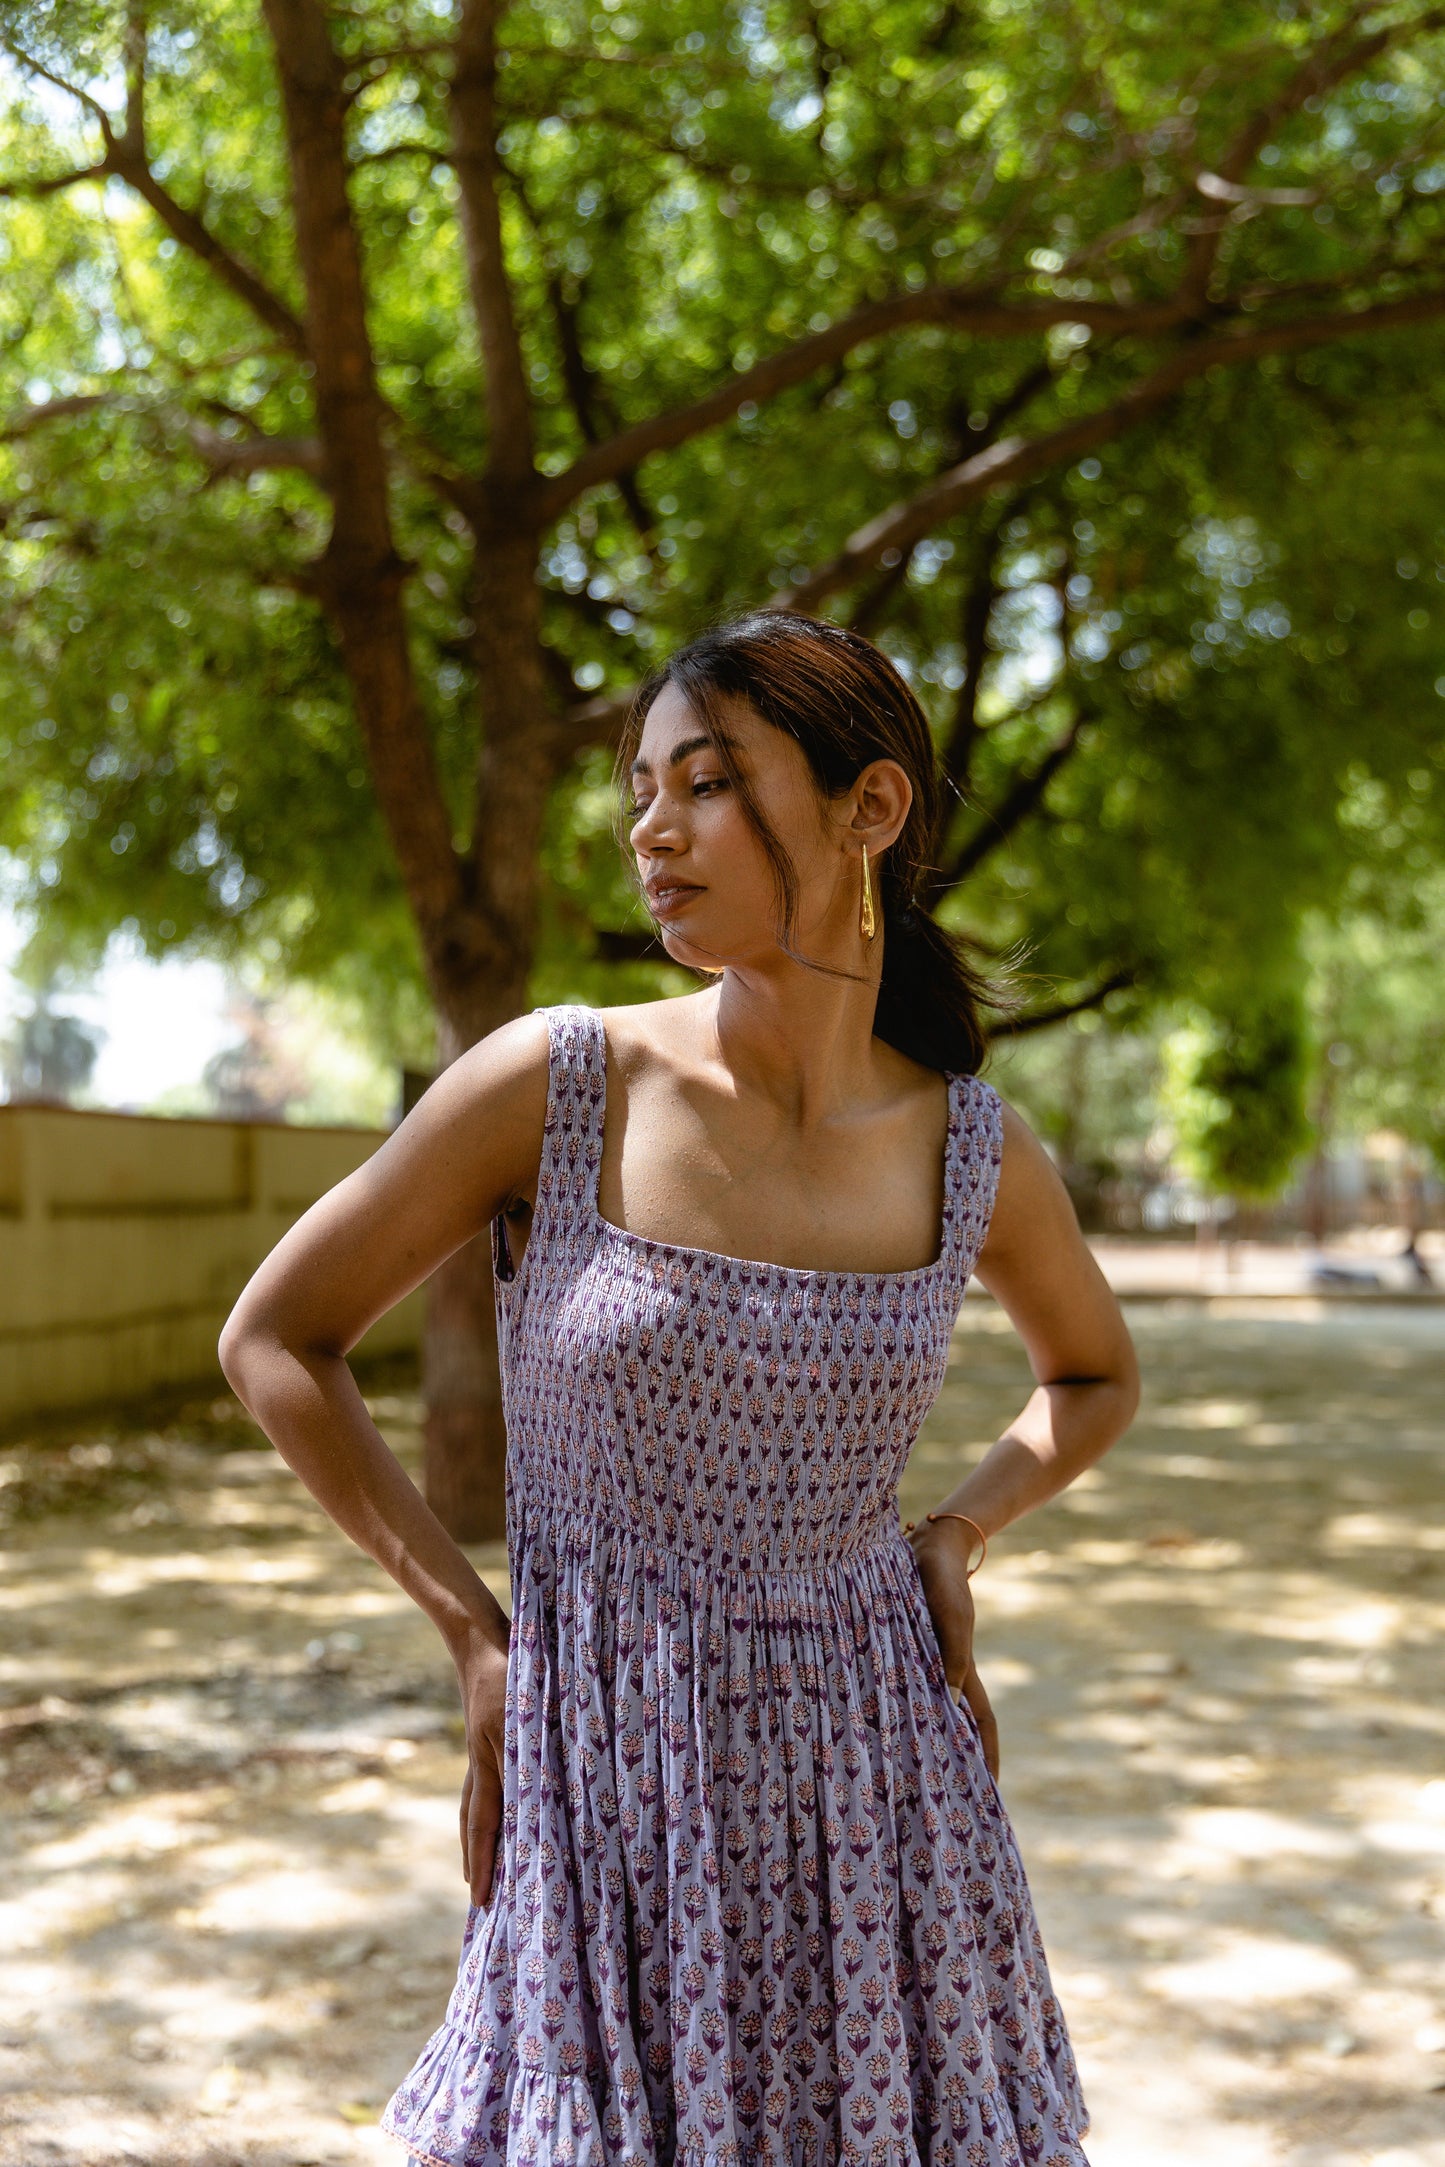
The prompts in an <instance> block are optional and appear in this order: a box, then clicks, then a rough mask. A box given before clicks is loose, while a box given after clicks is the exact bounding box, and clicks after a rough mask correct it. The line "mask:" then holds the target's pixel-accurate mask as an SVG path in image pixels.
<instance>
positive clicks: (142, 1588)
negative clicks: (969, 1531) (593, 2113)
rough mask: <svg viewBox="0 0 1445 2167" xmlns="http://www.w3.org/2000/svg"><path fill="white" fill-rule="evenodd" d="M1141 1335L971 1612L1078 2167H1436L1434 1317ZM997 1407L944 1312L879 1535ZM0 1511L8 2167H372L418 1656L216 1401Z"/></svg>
mask: <svg viewBox="0 0 1445 2167" xmlns="http://www.w3.org/2000/svg"><path fill="white" fill-rule="evenodd" d="M1129 1314H1130V1322H1131V1324H1132V1326H1133V1328H1134V1331H1135V1335H1136V1339H1137V1342H1138V1345H1139V1348H1140V1353H1141V1356H1142V1359H1143V1365H1144V1371H1145V1378H1146V1399H1145V1404H1144V1407H1143V1410H1142V1411H1141V1414H1140V1417H1139V1419H1138V1421H1137V1423H1136V1425H1135V1427H1134V1429H1133V1430H1132V1431H1131V1433H1130V1435H1129V1436H1128V1437H1127V1438H1126V1439H1125V1440H1124V1441H1123V1442H1122V1443H1121V1444H1119V1445H1118V1446H1116V1447H1115V1449H1114V1451H1113V1452H1112V1453H1111V1454H1110V1455H1109V1456H1108V1457H1107V1458H1106V1459H1105V1460H1104V1462H1103V1463H1102V1464H1101V1465H1100V1466H1099V1467H1098V1468H1096V1469H1094V1470H1091V1471H1090V1473H1089V1474H1087V1475H1086V1476H1084V1477H1083V1478H1082V1479H1081V1480H1080V1481H1079V1482H1078V1483H1077V1484H1075V1485H1074V1486H1073V1487H1072V1488H1071V1489H1070V1490H1069V1491H1068V1492H1066V1493H1065V1494H1064V1495H1063V1496H1062V1497H1061V1498H1059V1499H1056V1500H1055V1501H1054V1502H1053V1503H1052V1504H1050V1505H1048V1506H1046V1507H1044V1508H1043V1509H1042V1510H1040V1511H1038V1512H1037V1513H1034V1514H1032V1515H1029V1516H1027V1517H1026V1518H1025V1519H1024V1520H1022V1521H1019V1522H1016V1523H1015V1525H1014V1526H1013V1527H1011V1528H1009V1529H1007V1530H1005V1531H1004V1532H1003V1533H1002V1534H1001V1535H999V1536H997V1537H996V1538H995V1540H994V1542H993V1544H992V1545H991V1547H990V1552H989V1557H988V1561H987V1564H986V1566H985V1568H984V1571H983V1573H982V1574H981V1575H980V1576H979V1579H978V1581H977V1582H976V1583H975V1588H976V1593H977V1595H978V1598H979V1658H980V1668H981V1670H982V1673H983V1676H984V1679H985V1682H986V1684H987V1685H988V1687H989V1690H990V1692H991V1694H992V1696H993V1699H994V1704H995V1706H996V1708H997V1710H998V1712H999V1718H1000V1724H1001V1729H1002V1737H1003V1769H1002V1778H1001V1781H1002V1786H1003V1791H1004V1796H1005V1799H1006V1801H1007V1803H1008V1805H1009V1809H1010V1812H1011V1813H1012V1815H1013V1818H1014V1823H1015V1826H1016V1828H1017V1831H1018V1834H1019V1840H1020V1844H1021V1847H1022V1851H1023V1856H1024V1860H1025V1864H1026V1866H1027V1869H1028V1873H1029V1879H1030V1882H1031V1885H1032V1888H1033V1892H1034V1897H1035V1902H1036V1904H1037V1907H1038V1912H1039V1917H1040V1921H1041V1924H1042V1928H1043V1933H1044V1939H1045V1943H1046V1946H1047V1947H1048V1950H1049V1954H1050V1961H1051V1965H1052V1969H1053V1973H1054V1978H1055V1983H1056V1985H1057V1987H1058V1989H1059V1992H1060V1995H1061V1998H1062V2001H1063V2004H1064V2009H1065V2012H1066V2015H1067V2016H1068V2019H1069V2023H1070V2028H1071V2031H1072V2034H1073V2037H1074V2041H1075V2045H1076V2048H1077V2051H1078V2055H1079V2062H1080V2068H1081V2072H1082V2075H1083V2081H1084V2087H1085V2091H1086V2094H1087V2096H1088V2098H1089V2100H1090V2104H1091V2106H1092V2108H1093V2113H1094V2126H1093V2130H1092V2133H1091V2134H1090V2136H1089V2137H1088V2139H1087V2140H1086V2147H1087V2150H1088V2153H1089V2157H1090V2160H1091V2162H1092V2163H1093V2167H1357V2163H1365V2162H1368V2163H1371V2167H1445V1691H1442V1687H1445V1663H1442V1658H1441V1648H1442V1626H1445V1513H1442V1510H1441V1497H1442V1488H1445V1485H1442V1457H1445V1449H1442V1448H1445V1436H1442V1420H1441V1407H1442V1394H1441V1354H1442V1347H1445V1310H1442V1309H1440V1308H1433V1309H1429V1308H1422V1309H1417V1310H1409V1309H1407V1308H1404V1307H1396V1306H1393V1305H1390V1304H1380V1303H1374V1304H1354V1303H1342V1302H1328V1303H1326V1302H1321V1301H1318V1300H1313V1301H1312V1300H1308V1299H1302V1300H1299V1301H1294V1302H1289V1301H1279V1300H1275V1301H1262V1300H1257V1301H1253V1302H1251V1301H1248V1300H1238V1301H1233V1302H1216V1303H1214V1304H1212V1305H1200V1304H1196V1303H1192V1302H1187V1301H1178V1302H1172V1301H1171V1302H1156V1303H1138V1304H1134V1305H1131V1306H1130V1311H1129ZM1027 1383H1028V1379H1027V1370H1026V1367H1025V1364H1024V1361H1023V1356H1022V1352H1021V1349H1020V1348H1019V1345H1018V1343H1017V1341H1016V1340H1015V1339H1014V1337H1013V1335H1012V1333H1011V1332H1010V1331H1009V1329H1008V1326H1007V1324H1006V1321H1005V1320H1004V1319H1003V1318H1002V1316H1001V1315H1000V1314H999V1312H998V1311H997V1310H996V1309H994V1308H993V1306H992V1305H991V1304H989V1303H988V1302H987V1301H985V1300H984V1299H983V1298H981V1297H979V1298H973V1297H971V1298H970V1300H969V1301H968V1303H967V1304H966V1305H965V1308H964V1312H963V1315H962V1317H961V1319H960V1322H959V1328H958V1334H957V1338H956V1341H955V1345H954V1350H953V1360H952V1365H951V1369H950V1375H949V1381H948V1383H947V1385H946V1387H945V1390H944V1394H943V1397H942V1398H941V1399H940V1401H939V1404H938V1405H937V1407H936V1408H935V1409H934V1411H933V1413H932V1415H931V1417H930V1419H929V1422H928V1425H927V1427H926V1429H925V1432H924V1435H923V1437H922V1438H921V1439H920V1441H919V1445H918V1449H917V1451H916V1453H915V1455H914V1458H913V1461H912V1464H911V1466H910V1469H909V1475H908V1480H907V1482H906V1484H905V1489H904V1496H903V1510H904V1512H905V1513H906V1514H909V1515H916V1514H917V1512H918V1511H919V1510H920V1509H921V1508H923V1507H926V1506H927V1505H928V1504H929V1503H931V1502H934V1501H936V1500H937V1498H938V1497H939V1496H940V1495H941V1494H942V1493H943V1491H944V1490H945V1489H946V1488H947V1487H949V1486H950V1485H951V1483H952V1481H953V1480H954V1479H955V1473H956V1470H957V1469H958V1468H959V1466H960V1465H961V1464H963V1463H966V1462H967V1461H969V1460H970V1459H972V1458H974V1457H976V1455H977V1453H978V1452H979V1451H980V1450H981V1449H982V1448H983V1446H984V1445H985V1444H986V1443H987V1441H988V1440H989V1439H990V1438H991V1437H992V1436H993V1435H994V1434H995V1433H996V1432H997V1430H998V1429H1000V1428H1001V1427H1002V1426H1003V1424H1004V1422H1005V1421H1006V1420H1007V1419H1008V1417H1009V1415H1010V1414H1011V1413H1013V1412H1014V1411H1015V1410H1016V1409H1017V1407H1018V1406H1019V1405H1020V1404H1021V1402H1022V1400H1023V1398H1024V1396H1025V1394H1026V1391H1027ZM367 1389H368V1392H369V1394H370V1396H371V1404H372V1407H373V1412H374V1413H375V1415H376V1417H377V1420H378V1421H379V1422H380V1424H381V1425H382V1427H383V1429H384V1430H385V1431H386V1434H387V1435H388V1437H389V1439H390V1440H391V1441H392V1443H393V1444H394V1445H395V1447H396V1448H397V1450H398V1451H399V1452H400V1453H401V1455H402V1457H403V1459H405V1460H407V1461H408V1462H409V1463H411V1464H413V1465H414V1464H415V1451H416V1444H417V1437H416V1426H415V1425H416V1419H417V1405H416V1401H415V1398H414V1396H413V1395H412V1393H411V1392H410V1391H409V1390H408V1389H405V1387H404V1384H402V1383H400V1382H398V1381H397V1380H396V1378H395V1376H394V1377H393V1379H392V1380H391V1382H390V1383H389V1384H388V1382H387V1381H386V1380H385V1379H381V1380H368V1384H367ZM0 1484H3V1488H0V1503H3V1504H8V1506H9V1508H10V1512H9V1528H8V1534H7V1536H6V1538H5V1549H4V1554H3V1569H0V1616H3V1626H0V1817H3V1819H0V1843H3V1857H4V1885H3V1889H0V1963H3V1967H4V1998H3V2003H0V2161H3V2162H5V2163H6V2167H52V2163H62V2167H112V2163H118V2162H137V2163H141V2167H231V2163H237V2167H239V2163H241V2162H245V2163H248V2167H250V2163H255V2167H306V2163H316V2167H323V2163H324V2167H333V2163H334V2167H343V2163H376V2167H401V2154H400V2152H399V2149H398V2148H397V2147H396V2146H395V2145H393V2144H392V2143H391V2142H390V2141H389V2140H388V2139H386V2138H384V2137H382V2135H381V2133H380V2132H379V2130H378V2129H377V2128H376V2116H377V2113H378V2111H379V2109H380V2106H381V2104H382V2102H383V2101H384V2100H385V2098H386V2097H387V2095H388V2093H389V2091H390V2090H391V2088H392V2086H393V2085H394V2084H395V2083H396V2081H397V2080H398V2079H399V2078H400V2077H401V2076H402V2074H403V2072H404V2071H405V2070H406V2069H407V2067H408V2066H409V2065H410V2063H411V2061H412V2059H413V2058H414V2056H415V2054H416V2052H417V2051H418V2049H419V2048H420V2047H421V2045H422V2043H423V2041H424V2040H425V2038H426V2037H427V2035H428V2033H429V2032H430V2031H431V2029H432V2028H433V2026H434V2025H435V2024H436V2023H437V2022H438V2021H439V2019H440V2017H441V2014H442V2010H443V2007H444V2005H445V2002H446V1998H447V1993H448V1990H449V1988H450V1985H451V1981H452V1977H453V1975H454V1970H455V1963H456V1955H457V1947H458V1940H459V1936H460V1932H461V1927H462V1922H463V1917H464V1912H465V1904H466V1891H465V1887H464V1885H463V1882H462V1879H461V1874H460V1865H459V1854H458V1848H457V1838H456V1799H457V1794H458V1788H459V1785H460V1781H461V1774H462V1765H463V1762H462V1748H461V1735H460V1725H459V1722H458V1720H457V1714H456V1702H455V1690H454V1686H453V1683H452V1677H451V1672H450V1668H449V1666H448V1664H447V1661H446V1658H445V1656H444V1655H443V1653H442V1651H441V1647H440V1643H439V1642H437V1641H436V1640H435V1639H434V1636H433V1635H432V1633H431V1629H430V1627H429V1626H428V1625H427V1624H426V1622H425V1620H424V1619H422V1618H421V1617H420V1615H419V1614H417V1613H414V1612H412V1611H411V1610H410V1608H409V1606H408V1605H407V1604H406V1602H405V1600H404V1598H403V1597H402V1596H401V1595H400V1594H399V1593H398V1592H397V1591H396V1590H395V1589H394V1588H393V1587H392V1585H391V1583H390V1581H388V1580H387V1579H386V1578H385V1577H384V1576H383V1575H382V1574H381V1573H380V1572H379V1571H378V1570H377V1569H376V1568H375V1567H374V1566H373V1565H372V1564H371V1562H370V1561H369V1560H368V1559H366V1558H364V1557H362V1556H361V1555H360V1554H359V1553H357V1552H354V1551H353V1550H352V1549H351V1548H350V1546H349V1545H348V1544H347V1543H346V1542H345V1540H344V1539H343V1538H342V1537H341V1536H340V1535H339V1534H337V1533H335V1532H334V1531H333V1530H332V1529H331V1527H330V1525H329V1523H328V1522H327V1521H326V1520H325V1519H324V1518H323V1516H322V1515H321V1513H320V1512H319V1510H318V1509H317V1508H316V1507H315V1506H314V1505H313V1503H312V1501H311V1500H310V1498H309V1497H308V1496H307V1495H306V1493H305V1492H304V1490H302V1489H301V1487H300V1485H299V1484H298V1483H297V1482H296V1481H295V1479H294V1478H293V1477H292V1476H291V1475H290V1473H289V1472H288V1470H287V1469H286V1468H285V1466H284V1465H283V1464H282V1462H281V1461H280V1460H279V1459H278V1458H277V1457H276V1455H275V1454H274V1453H272V1452H271V1451H270V1449H269V1447H267V1446H266V1445H265V1443H264V1440H263V1439H262V1438H261V1437H260V1435H259V1433H258V1432H257V1431H256V1430H255V1429H254V1428H253V1427H252V1425H251V1424H250V1422H249V1420H248V1419H247V1418H246V1416H245V1415H244V1413H243V1412H242V1411H241V1410H240V1409H239V1408H237V1406H236V1405H235V1403H234V1402H233V1401H231V1400H230V1399H229V1398H220V1399H216V1400H214V1401H212V1400H210V1399H206V1400H203V1401H201V1402H199V1403H198V1404H196V1405H194V1406H187V1407H185V1408H183V1409H181V1410H180V1411H179V1412H177V1411H176V1410H175V1408H174V1407H173V1408H172V1409H171V1411H170V1413H169V1414H168V1415H167V1416H166V1417H165V1419H164V1420H156V1421H155V1422H154V1423H153V1425H152V1426H150V1427H141V1428H138V1429H137V1428H134V1427H127V1428H118V1427H116V1426H114V1425H111V1426H109V1427H108V1426H107V1425H105V1424H104V1423H102V1422H98V1421H93V1420H88V1421H86V1422H84V1423H77V1424H74V1425H71V1426H69V1427H68V1428H66V1429H57V1428H55V1427H53V1426H52V1428H51V1429H50V1430H49V1431H48V1432H47V1433H46V1434H45V1435H44V1436H37V1437H36V1438H34V1439H28V1440H22V1441H17V1442H15V1443H13V1444H12V1445H11V1446H10V1447H9V1448H8V1449H7V1450H6V1451H5V1452H4V1453H3V1454H0ZM475 1555H476V1557H477V1561H478V1563H479V1565H480V1566H481V1567H482V1569H483V1570H484V1571H485V1572H486V1573H487V1575H488V1578H489V1580H490V1582H491V1585H492V1586H493V1588H494V1589H495V1590H496V1592H497V1593H498V1595H499V1596H500V1597H501V1598H502V1600H503V1602H504V1603H505V1602H506V1600H507V1575H506V1561H505V1555H504V1553H503V1551H502V1549H501V1548H500V1547H497V1548H495V1549H490V1550H485V1551H478V1552H476V1553H475Z"/></svg>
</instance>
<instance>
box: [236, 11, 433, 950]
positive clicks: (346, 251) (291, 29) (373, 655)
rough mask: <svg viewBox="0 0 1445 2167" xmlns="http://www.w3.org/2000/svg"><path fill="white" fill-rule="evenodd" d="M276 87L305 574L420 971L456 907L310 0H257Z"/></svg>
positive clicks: (339, 126) (342, 132)
mask: <svg viewBox="0 0 1445 2167" xmlns="http://www.w3.org/2000/svg"><path fill="white" fill-rule="evenodd" d="M263 4H264V9H265V16H266V22H267V26H268V28H269V30H270V33H271V40H272V44H273V46H274V48H275V53H276V62H277V69H278V72H279V75H280V79H281V99H282V110H283V114H284V118H285V125H286V141H287V149H288V153H289V158H290V166H291V193H292V202H293V206H294V212H295V223H296V243H297V251H298V254H299V256H300V259H301V270H302V275H303V277H304V279H305V282H306V304H307V315H308V319H309V323H310V326H311V329H312V332H313V334H314V339H313V343H314V370H315V373H314V379H313V382H314V390H315V398H316V412H317V419H318V422H319V426H320V432H321V441H322V446H323V466H324V473H325V480H326V485H327V488H328V490H329V492H330V496H331V501H332V508H333V517H332V528H331V538H330V540H329V541H328V543H327V546H326V549H325V552H324V553H323V555H322V558H321V560H320V562H319V563H318V564H317V565H316V567H315V572H316V577H317V583H318V588H319V591H320V593H321V596H322V599H323V600H324V602H325V604H326V607H327V609H328V612H329V614H330V616H331V618H332V620H333V622H334V623H335V625H336V627H337V631H338V633H339V635H340V640H341V648H342V654H343V657H344V660H345V664H346V672H347V676H348V678H349V680H350V683H351V688H352V695H353V698H354V700H355V702H356V709H357V716H358V720H359V721H360V724H361V728H362V732H363V735H364V737H365V739H366V745H367V751H368V757H369V760H370V764H371V769H372V773H373V776H374V778H375V783H376V793H377V800H378V803H379V805H380V808H381V811H382V815H383V818H384V819H385V821H386V823H387V828H388V832H389V834H390V836H391V840H392V846H393V848H394V850H395V852H396V858H397V864H398V866H399V868H400V872H401V876H402V881H403V883H404V885H405V888H406V891H407V895H408V899H409V901H410V904H411V907H412V911H413V913H414V916H415V918H416V922H417V926H418V929H419V931H420V933H421V935H422V946H423V951H424V954H425V956H426V960H427V962H428V965H429V966H431V967H433V968H434V967H435V962H436V957H437V955H438V952H439V950H440V948H441V947H442V945H443V944H444V943H445V941H446V940H447V937H448V927H449V925H451V924H452V923H454V921H455V918H456V914H457V911H458V909H459V906H460V904H461V901H462V882H461V868H460V864H459V861H458V858H457V854H456V851H455V849H454V848H453V844H452V824H451V818H450V815H449V813H448V809H447V805H446V800H445V798H444V796H443V793H442V788H441V780H440V777H439V775H438V773H437V767H436V759H435V754H434V752H433V748H432V744H431V739H430V737H429V735H428V732H427V728H426V722H425V718H424V716H423V714H422V712H421V707H420V703H419V701H418V699H417V695H416V686H415V682H414V679H413V677H412V670H411V657H410V649H409V644H408V639H407V626H406V617H405V612H404V610H403V606H402V592H401V590H402V583H403V581H404V579H405V577H406V572H407V567H406V566H405V565H404V564H403V563H402V561H401V558H400V557H399V555H398V553H397V550H396V546H395V542H394V539H393V535H392V529H391V512H390V503H389V476H388V465H387V453H386V444H385V441H384V437H383V428H382V423H383V414H384V409H383V405H382V402H381V399H380V398H379V396H378V393H377V387H376V370H375V362H374V358H373V355H372V350H371V336H370V331H369V329H368V325H367V314H366V292H365V286H364V282H363V277H362V267H361V249H360V243H359V241H358V238H357V234H356V228H355V224H354V222H353V219H352V214H351V204H350V200H349V198H348V195H347V160H346V94H345V89H344V85H343V69H342V64H341V61H340V58H339V56H338V54H337V53H336V51H335V48H334V47H333V45H332V43H331V38H330V33H329V31H328V28H327V23H326V17H325V14H324V13H323V11H322V7H321V5H320V0H263Z"/></svg>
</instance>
